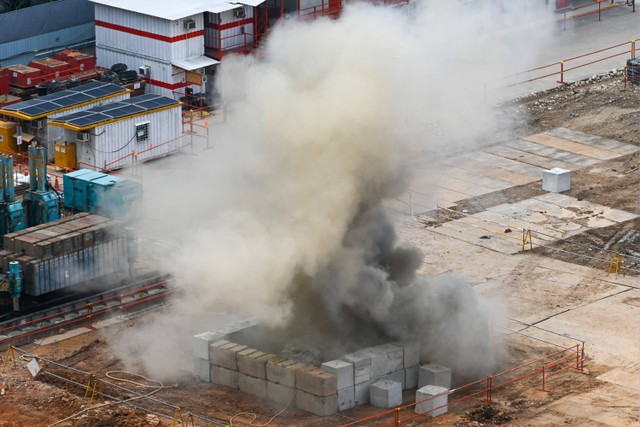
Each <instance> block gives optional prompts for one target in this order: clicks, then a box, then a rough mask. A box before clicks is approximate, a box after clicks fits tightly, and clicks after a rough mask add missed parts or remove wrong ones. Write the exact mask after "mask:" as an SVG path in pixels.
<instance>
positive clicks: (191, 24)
mask: <svg viewBox="0 0 640 427" xmlns="http://www.w3.org/2000/svg"><path fill="white" fill-rule="evenodd" d="M195 28H196V21H194V20H193V19H185V20H184V29H185V30H195Z"/></svg>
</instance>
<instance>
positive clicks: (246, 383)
mask: <svg viewBox="0 0 640 427" xmlns="http://www.w3.org/2000/svg"><path fill="white" fill-rule="evenodd" d="M238 388H239V389H240V390H241V391H243V392H245V393H249V394H251V395H253V396H257V397H261V398H265V397H267V381H266V380H263V379H260V378H254V377H250V376H249V375H245V374H241V373H238Z"/></svg>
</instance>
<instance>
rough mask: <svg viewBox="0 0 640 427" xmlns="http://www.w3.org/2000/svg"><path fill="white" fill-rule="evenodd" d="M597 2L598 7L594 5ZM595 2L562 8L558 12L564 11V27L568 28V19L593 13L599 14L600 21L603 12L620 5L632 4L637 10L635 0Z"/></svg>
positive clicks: (602, 0)
mask: <svg viewBox="0 0 640 427" xmlns="http://www.w3.org/2000/svg"><path fill="white" fill-rule="evenodd" d="M595 3H597V6H598V7H597V8H596V7H595V6H594V4H595ZM595 3H588V4H585V5H582V6H576V7H572V8H565V9H562V10H561V11H558V13H562V23H563V24H562V25H563V29H566V28H567V20H569V21H570V20H573V19H580V18H584V17H586V16H591V15H596V14H597V15H598V21H601V20H602V12H606V11H608V10H613V9H618V8H620V7H627V6H631V7H632V11H633V12H635V11H636V4H635V1H634V2H633V3H631V5H630V4H628V3H627V2H626V1H625V2H620V3H616V2H615V0H595ZM603 3H604V4H605V6H604V7H603V6H602V4H603Z"/></svg>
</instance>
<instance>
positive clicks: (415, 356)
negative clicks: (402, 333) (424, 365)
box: [398, 341, 420, 368]
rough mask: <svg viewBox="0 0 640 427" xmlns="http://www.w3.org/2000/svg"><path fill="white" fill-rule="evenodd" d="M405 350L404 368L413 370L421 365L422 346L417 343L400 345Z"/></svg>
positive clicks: (402, 343)
mask: <svg viewBox="0 0 640 427" xmlns="http://www.w3.org/2000/svg"><path fill="white" fill-rule="evenodd" d="M398 345H399V346H402V349H403V357H404V358H403V366H404V367H405V368H411V367H414V366H417V365H418V364H420V344H418V343H417V342H415V341H412V342H401V343H398Z"/></svg>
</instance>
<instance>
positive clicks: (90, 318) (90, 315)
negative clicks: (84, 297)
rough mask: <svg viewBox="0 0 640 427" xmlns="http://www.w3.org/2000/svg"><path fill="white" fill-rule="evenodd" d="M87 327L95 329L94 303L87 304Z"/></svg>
mask: <svg viewBox="0 0 640 427" xmlns="http://www.w3.org/2000/svg"><path fill="white" fill-rule="evenodd" d="M87 329H92V330H95V329H96V328H94V326H93V304H91V303H89V304H87Z"/></svg>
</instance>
